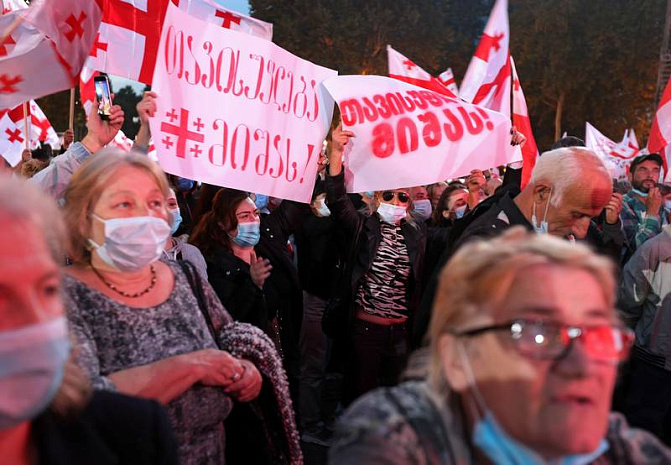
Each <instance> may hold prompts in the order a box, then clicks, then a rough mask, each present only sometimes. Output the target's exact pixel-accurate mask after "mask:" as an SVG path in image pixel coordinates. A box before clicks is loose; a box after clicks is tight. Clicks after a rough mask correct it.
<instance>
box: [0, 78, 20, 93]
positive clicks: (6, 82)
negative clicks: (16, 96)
mask: <svg viewBox="0 0 671 465" xmlns="http://www.w3.org/2000/svg"><path fill="white" fill-rule="evenodd" d="M19 82H23V78H22V77H21V76H20V75H16V76H14V77H9V76H8V75H7V74H2V75H0V83H1V84H0V94H13V93H14V92H17V91H18V89H17V88H16V87H15V86H16V85H17V84H18V83H19Z"/></svg>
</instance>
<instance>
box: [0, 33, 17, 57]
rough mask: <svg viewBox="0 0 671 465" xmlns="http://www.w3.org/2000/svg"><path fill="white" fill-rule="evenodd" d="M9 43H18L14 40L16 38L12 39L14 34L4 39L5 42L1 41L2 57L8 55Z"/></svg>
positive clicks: (0, 53)
mask: <svg viewBox="0 0 671 465" xmlns="http://www.w3.org/2000/svg"><path fill="white" fill-rule="evenodd" d="M8 45H16V42H14V39H12V36H7V38H6V39H5V40H4V42H2V43H0V57H4V56H7V53H8V52H7V46H8Z"/></svg>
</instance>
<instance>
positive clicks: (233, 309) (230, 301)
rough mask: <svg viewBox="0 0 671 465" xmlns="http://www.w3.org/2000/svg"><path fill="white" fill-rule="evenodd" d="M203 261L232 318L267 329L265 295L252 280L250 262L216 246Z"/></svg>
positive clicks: (209, 278)
mask: <svg viewBox="0 0 671 465" xmlns="http://www.w3.org/2000/svg"><path fill="white" fill-rule="evenodd" d="M205 262H206V263H207V277H208V280H209V281H210V285H212V289H214V292H216V293H217V297H219V300H221V302H222V303H223V304H224V307H226V310H228V313H230V314H231V316H232V317H233V319H234V320H235V321H241V322H243V323H250V324H253V325H254V326H256V327H257V328H261V329H262V330H263V331H266V332H268V330H269V328H268V325H269V318H268V309H267V308H266V298H265V295H264V294H263V291H262V290H261V289H260V288H259V287H258V286H257V285H256V284H254V281H252V276H251V274H250V272H249V265H248V264H247V263H246V262H244V261H243V260H241V259H239V258H238V257H236V256H235V255H233V254H232V253H231V252H230V251H228V250H226V249H224V248H217V249H216V250H215V251H214V252H213V253H212V254H210V255H208V256H207V257H205Z"/></svg>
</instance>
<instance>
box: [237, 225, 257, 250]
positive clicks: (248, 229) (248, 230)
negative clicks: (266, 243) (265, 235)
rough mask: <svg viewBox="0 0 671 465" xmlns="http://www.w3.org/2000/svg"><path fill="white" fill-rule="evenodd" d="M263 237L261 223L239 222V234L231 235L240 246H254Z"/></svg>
mask: <svg viewBox="0 0 671 465" xmlns="http://www.w3.org/2000/svg"><path fill="white" fill-rule="evenodd" d="M260 238H261V223H239V224H238V234H237V235H236V236H235V237H231V239H232V240H233V242H235V243H236V244H238V245H239V246H240V247H254V246H255V245H256V244H258V243H259V239H260Z"/></svg>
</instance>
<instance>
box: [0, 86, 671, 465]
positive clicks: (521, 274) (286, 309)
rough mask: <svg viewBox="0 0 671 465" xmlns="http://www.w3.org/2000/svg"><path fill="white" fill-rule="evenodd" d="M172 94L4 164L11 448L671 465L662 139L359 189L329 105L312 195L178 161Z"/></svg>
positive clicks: (670, 233) (110, 457) (0, 342)
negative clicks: (157, 155) (150, 150)
mask: <svg viewBox="0 0 671 465" xmlns="http://www.w3.org/2000/svg"><path fill="white" fill-rule="evenodd" d="M156 98H157V96H156V95H155V94H154V93H152V92H147V93H145V95H144V97H143V99H142V101H141V102H140V103H139V104H138V106H137V111H138V117H139V121H140V125H141V129H140V132H139V133H138V137H137V138H136V141H135V145H134V147H133V150H132V151H131V152H124V151H123V150H121V149H116V148H108V147H107V148H106V146H107V145H108V144H109V143H110V142H111V141H112V139H113V138H114V136H115V135H116V133H117V131H118V130H119V128H120V127H121V125H122V124H123V121H124V118H126V115H124V113H123V111H122V110H121V108H120V107H118V106H112V107H111V109H110V113H111V116H110V117H109V119H108V120H101V119H100V117H99V116H98V114H97V110H96V109H94V110H93V111H92V112H91V114H90V115H89V119H88V123H87V133H86V135H85V136H84V137H83V138H82V139H81V140H80V141H75V140H74V134H73V133H72V132H71V131H68V132H66V134H65V137H64V139H65V140H64V142H65V144H64V149H63V150H62V151H61V153H58V154H56V153H53V151H52V150H51V149H50V148H49V147H48V146H43V147H40V148H39V149H36V150H33V151H26V152H25V153H24V156H23V160H22V161H21V163H20V164H19V166H18V167H16V168H13V169H12V168H10V167H9V166H6V165H4V164H3V163H0V224H1V225H2V227H0V237H1V238H2V240H0V247H1V248H2V256H3V260H2V261H1V262H0V456H1V457H3V458H2V461H3V462H5V463H11V464H30V463H59V464H60V463H68V464H77V463H110V464H111V463H128V464H131V463H132V464H145V463H146V464H166V463H182V464H210V463H211V464H221V463H231V464H236V463H253V464H266V463H267V464H279V463H288V464H289V463H290V464H300V463H306V462H307V463H309V460H306V459H305V457H304V454H303V451H302V447H303V448H305V446H306V444H312V445H316V446H321V447H329V450H328V460H329V462H330V463H333V464H359V463H361V464H368V463H380V464H382V463H385V464H407V463H426V464H454V465H456V464H462V463H495V464H527V463H529V464H531V463H533V464H536V463H538V464H540V463H570V464H587V463H609V464H644V463H645V464H652V463H671V449H668V448H667V445H671V395H669V394H671V326H670V325H671V265H670V263H671V229H670V228H671V226H669V223H670V222H671V218H670V215H671V186H667V185H665V184H664V183H663V180H662V179H661V175H662V173H661V171H662V168H663V166H664V161H663V159H662V157H661V156H660V155H659V154H654V153H653V154H643V155H640V156H638V157H636V158H635V159H634V160H633V161H632V163H631V166H630V168H629V175H628V178H627V179H612V177H611V175H610V174H609V171H608V170H607V169H606V168H605V166H604V164H603V162H602V161H601V160H600V159H599V158H598V157H597V156H596V155H595V154H594V153H593V152H591V151H590V150H588V149H587V148H585V147H584V143H583V142H582V141H581V140H580V139H577V138H575V137H566V138H563V139H561V140H559V141H557V143H556V144H555V145H554V146H553V147H552V148H551V149H550V150H548V151H547V152H545V153H543V154H542V155H541V156H540V157H539V159H538V161H537V163H536V166H535V167H534V170H533V174H532V176H531V179H530V181H529V183H528V184H527V185H526V186H522V185H521V167H520V166H516V165H510V166H507V167H498V168H492V167H481V168H482V170H474V171H472V172H471V173H470V174H468V175H467V176H465V177H463V178H460V179H451V180H444V181H441V182H437V183H434V184H431V185H428V186H407V187H403V188H393V189H388V190H383V191H376V192H363V193H360V194H351V193H347V191H346V188H345V170H344V169H343V164H344V161H343V153H344V152H345V149H346V146H347V145H348V144H349V143H350V140H351V138H352V137H355V134H353V133H352V132H350V131H347V130H343V129H342V128H341V126H340V125H336V124H334V126H333V128H332V131H331V132H330V134H329V135H328V138H327V140H328V144H327V145H326V146H325V150H324V152H323V154H322V156H321V158H320V160H319V172H318V175H317V179H316V182H315V188H314V192H313V194H312V200H311V202H310V203H309V204H302V203H297V202H293V201H289V200H282V199H278V198H274V197H268V196H267V195H264V194H263V193H262V192H263V191H264V190H265V189H263V188H261V186H259V189H258V190H260V191H262V192H260V193H254V192H243V191H240V190H235V189H231V188H227V187H220V186H213V185H207V184H202V183H199V182H197V180H190V179H185V178H181V177H179V176H175V175H167V174H165V173H164V172H163V171H162V170H161V168H160V167H159V165H158V164H156V163H154V162H153V161H151V160H150V159H149V158H148V157H147V147H148V144H149V136H150V134H149V127H148V121H149V118H150V117H152V116H153V114H154V112H155V111H156V101H155V99H156ZM94 108H95V106H94ZM511 143H512V144H524V143H525V140H524V137H523V136H522V135H521V134H520V133H517V132H516V131H513V136H512V141H511ZM492 149H495V148H492ZM630 349H632V350H630ZM327 391H328V395H327ZM334 392H335V394H334Z"/></svg>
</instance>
